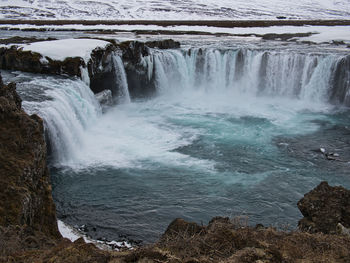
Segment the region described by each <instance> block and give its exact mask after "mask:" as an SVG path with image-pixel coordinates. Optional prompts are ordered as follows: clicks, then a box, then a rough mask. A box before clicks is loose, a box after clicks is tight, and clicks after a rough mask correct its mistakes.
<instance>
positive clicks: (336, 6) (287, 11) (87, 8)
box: [0, 0, 350, 20]
mask: <svg viewBox="0 0 350 263" xmlns="http://www.w3.org/2000/svg"><path fill="white" fill-rule="evenodd" d="M278 16H284V17H286V18H293V19H349V18H350V1H349V0H299V1H285V0H251V1H247V0H172V1H166V0H99V1H97V0H95V1H94V0H61V1H56V0H0V19H98V20H99V19H101V20H104V19H110V20H111V19H112V20H113V19H114V20H121V19H145V20H195V19H199V20H201V19H245V20H250V19H276V17H278Z"/></svg>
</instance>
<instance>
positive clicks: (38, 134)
mask: <svg viewBox="0 0 350 263" xmlns="http://www.w3.org/2000/svg"><path fill="white" fill-rule="evenodd" d="M0 85H1V86H0V123H1V125H0V185H1V191H0V227H1V229H0V236H1V234H2V236H3V238H5V237H6V236H11V235H12V234H14V233H18V234H19V235H18V236H19V237H21V236H22V235H24V236H25V237H26V238H28V237H32V240H26V238H19V241H20V242H22V243H23V242H26V241H28V242H29V243H38V244H37V245H38V246H39V245H40V243H42V242H41V241H40V240H36V236H40V238H41V237H43V236H44V237H46V241H48V242H49V243H50V242H51V241H50V240H57V239H59V238H60V237H61V236H60V234H59V232H58V229H57V223H56V211H55V205H54V203H53V200H52V196H51V185H50V181H49V173H48V169H47V167H46V144H45V140H44V136H43V121H42V120H41V119H40V118H39V117H38V116H37V115H32V116H28V115H27V114H26V113H25V112H24V111H23V110H22V109H21V99H20V98H19V96H18V95H17V93H16V85H15V84H13V83H11V84H9V85H8V86H3V85H2V84H1V83H0ZM37 233H40V235H37ZM0 239H1V238H0ZM24 246H25V244H24ZM3 249H4V248H3Z"/></svg>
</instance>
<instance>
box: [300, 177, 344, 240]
mask: <svg viewBox="0 0 350 263" xmlns="http://www.w3.org/2000/svg"><path fill="white" fill-rule="evenodd" d="M298 208H299V210H300V211H301V213H302V214H303V216H304V218H303V219H301V220H300V221H299V224H298V226H299V229H300V230H302V231H307V232H311V233H316V232H322V233H325V234H329V233H330V234H333V233H336V230H337V225H338V223H340V224H342V225H343V226H344V227H346V228H349V227H350V191H349V190H347V189H345V188H343V187H341V186H335V187H332V186H329V185H328V183H327V182H322V183H321V184H320V185H318V186H317V187H316V188H315V189H313V190H312V191H311V192H309V193H307V194H306V195H305V196H304V197H303V198H302V199H301V200H300V201H299V202H298Z"/></svg>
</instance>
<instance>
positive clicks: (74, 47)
mask: <svg viewBox="0 0 350 263" xmlns="http://www.w3.org/2000/svg"><path fill="white" fill-rule="evenodd" d="M107 45H109V42H107V41H103V40H97V39H62V40H53V41H41V42H35V43H31V44H22V45H19V47H20V48H23V51H32V52H36V53H40V54H41V55H42V56H43V57H49V58H51V59H53V60H59V61H63V60H65V59H66V58H67V57H81V58H83V60H84V61H85V63H86V64H87V63H88V61H89V59H90V57H91V52H92V51H93V50H94V49H96V48H102V49H103V48H106V47H107Z"/></svg>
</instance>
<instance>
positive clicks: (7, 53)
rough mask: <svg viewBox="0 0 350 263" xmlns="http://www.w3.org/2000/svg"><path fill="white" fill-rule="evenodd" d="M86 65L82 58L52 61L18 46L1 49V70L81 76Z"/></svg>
mask: <svg viewBox="0 0 350 263" xmlns="http://www.w3.org/2000/svg"><path fill="white" fill-rule="evenodd" d="M82 65H84V61H83V59H82V58H79V57H74V58H66V59H65V60H64V61H57V60H52V59H50V58H48V57H46V58H43V57H42V55H40V54H38V53H35V52H31V51H23V50H21V49H19V48H18V47H17V46H11V47H9V48H7V47H1V48H0V69H5V70H19V71H24V72H30V73H40V74H55V75H61V74H66V75H69V76H80V74H81V73H80V66H82Z"/></svg>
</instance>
